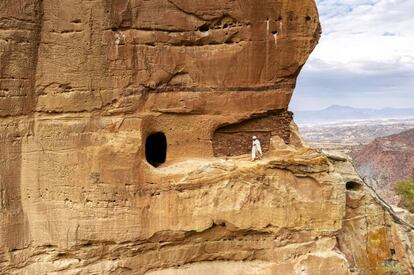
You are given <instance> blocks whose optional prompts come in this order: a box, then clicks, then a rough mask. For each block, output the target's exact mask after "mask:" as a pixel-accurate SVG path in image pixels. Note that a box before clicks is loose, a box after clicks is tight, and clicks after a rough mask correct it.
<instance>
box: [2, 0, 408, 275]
mask: <svg viewBox="0 0 414 275" xmlns="http://www.w3.org/2000/svg"><path fill="white" fill-rule="evenodd" d="M319 34H320V27H319V21H318V14H317V9H316V6H315V3H314V1H313V0H300V1H288V0H261V1H256V0H255V1H253V0H250V1H249V0H247V1H244V0H237V1H234V0H232V1H230V0H228V1H208V0H207V1H205V0H204V1H198V0H197V1H195V0H154V1H144V0H116V1H103V0H102V1H86V0H76V1H73V0H60V1H56V0H43V1H40V0H19V1H7V0H6V1H2V2H1V3H0V62H1V63H0V68H1V70H0V149H1V154H0V195H1V196H0V270H1V273H12V274H13V273H16V274H45V273H53V272H56V273H63V274H65V273H66V274H96V273H100V274H109V273H111V274H122V273H124V274H145V273H148V274H203V273H208V272H210V271H211V270H213V271H216V272H217V273H221V274H257V273H260V274H349V273H350V272H352V271H353V270H362V271H363V272H366V273H368V274H378V272H385V269H384V263H385V262H386V261H388V262H389V261H390V260H395V261H398V263H399V264H401V266H402V268H404V269H405V270H410V268H412V262H413V261H412V258H410V257H411V256H410V255H411V254H409V249H410V247H409V240H408V239H407V238H408V237H406V236H409V235H407V234H408V233H410V231H409V230H408V231H407V232H403V233H404V234H405V235H404V234H403V233H401V234H402V235H401V236H400V235H396V234H391V235H390V233H389V231H388V230H389V228H399V225H396V224H394V222H393V219H392V218H391V217H389V216H387V215H388V214H387V212H386V211H385V210H384V209H383V208H382V206H381V205H380V204H379V203H378V202H376V201H375V200H373V199H372V198H371V197H370V195H369V194H368V193H365V192H364V191H361V190H363V189H361V190H359V191H358V192H359V193H358V194H357V195H356V196H362V197H364V199H363V200H362V199H361V200H359V199H357V200H356V202H354V200H353V199H351V200H350V199H348V197H349V196H350V195H349V192H347V191H346V183H347V180H345V178H344V177H345V176H344V174H346V173H345V172H340V173H339V172H338V171H342V170H341V169H342V168H335V167H336V166H333V165H332V163H331V161H330V160H329V159H328V158H327V157H326V156H325V155H323V154H321V153H318V152H316V151H313V150H311V149H309V148H307V147H306V146H304V145H303V144H302V143H301V140H300V137H299V136H298V133H297V131H296V129H295V126H294V125H292V124H291V114H290V113H289V112H287V108H288V104H289V100H290V97H291V95H292V92H293V88H294V86H295V81H296V77H297V75H298V73H299V71H300V68H301V67H302V66H303V64H304V63H305V61H306V59H307V58H308V56H309V54H310V52H311V51H312V50H313V48H314V46H315V45H316V43H317V41H318V38H319ZM152 133H163V135H164V136H165V138H166V143H167V144H166V145H167V146H166V152H159V150H160V149H157V146H147V145H148V140H147V137H148V136H149V135H150V134H152ZM220 135H224V136H225V137H224V138H223V137H222V136H220ZM250 135H257V136H259V137H261V138H263V141H264V145H265V146H264V147H265V149H266V156H265V158H264V159H263V160H261V161H257V162H250V161H249V158H248V155H243V153H245V151H243V150H244V149H243V148H242V147H245V146H247V145H248V144H249V143H250ZM247 138H249V140H247V141H246V140H245V139H247ZM232 143H233V144H237V146H231V147H230V146H223V144H232ZM240 144H241V145H243V146H240ZM216 145H218V147H216ZM161 147H162V146H161ZM223 147H229V149H228V150H224V149H220V148H223ZM154 148H156V149H154ZM215 148H219V149H220V150H222V151H220V150H219V151H215ZM152 150H154V152H152ZM146 151H147V152H146ZM217 152H218V153H217ZM162 153H166V159H165V162H164V163H163V161H161V162H160V163H158V162H152V163H153V164H154V163H156V164H157V165H156V166H158V165H159V166H158V167H157V168H156V167H153V166H152V165H150V164H149V162H148V161H147V159H146V157H148V155H152V154H153V155H154V159H155V160H157V161H158V160H159V159H160V158H158V156H159V155H162ZM225 156H231V157H227V158H225ZM338 163H342V162H338ZM338 163H337V164H338ZM343 163H346V161H345V162H343ZM342 166H346V165H345V164H343V165H342ZM342 166H341V165H340V166H339V167H342ZM355 181H356V183H358V182H357V180H355ZM361 201H362V202H363V203H362V204H361ZM367 207H370V208H372V209H374V210H375V211H371V212H370V213H372V215H374V216H375V217H379V216H381V215H382V216H383V218H381V219H380V218H378V219H369V217H370V216H369V215H365V216H364V215H360V212H364V211H365V212H366V211H367ZM354 215H355V216H356V217H357V218H355V217H353V216H354ZM370 215H371V214H370ZM350 220H352V221H353V220H355V223H359V222H361V223H364V224H365V225H367V226H366V227H364V228H362V227H358V228H357V227H355V226H356V225H355V226H354V223H352V222H350ZM357 225H359V224H357ZM401 226H402V225H401ZM367 234H368V235H369V234H370V235H369V236H371V237H370V238H364V236H367ZM398 236H400V237H398ZM404 238H406V239H404ZM411 238H412V236H411ZM355 240H359V242H358V243H355ZM370 240H374V241H373V243H374V244H375V245H378V246H379V247H380V248H381V249H382V250H381V251H382V252H383V253H382V252H381V253H377V252H378V251H379V250H378V249H376V246H375V247H373V246H369V245H368V242H369V241H370ZM367 247H369V250H367ZM397 247H398V248H397ZM391 249H393V251H394V252H392V253H391ZM350 251H352V252H350ZM390 253H391V254H390ZM353 255H357V256H356V258H355V257H354V256H353ZM364 257H368V258H369V259H368V260H367V259H366V258H364ZM372 257H373V259H372ZM388 262H387V263H388ZM375 272H377V273H375ZM408 272H409V271H408Z"/></svg>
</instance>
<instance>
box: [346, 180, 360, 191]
mask: <svg viewBox="0 0 414 275" xmlns="http://www.w3.org/2000/svg"><path fill="white" fill-rule="evenodd" d="M361 188H362V185H361V184H359V183H357V182H354V181H349V182H347V183H346V190H352V191H359V190H361Z"/></svg>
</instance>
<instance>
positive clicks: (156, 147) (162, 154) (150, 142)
mask: <svg viewBox="0 0 414 275" xmlns="http://www.w3.org/2000/svg"><path fill="white" fill-rule="evenodd" d="M145 157H146V159H147V161H148V163H149V164H151V165H152V166H154V167H158V166H160V165H161V164H163V163H164V162H165V160H166V158H167V138H166V136H165V134H164V133H162V132H157V133H154V134H151V135H149V136H148V137H147V140H146V141H145Z"/></svg>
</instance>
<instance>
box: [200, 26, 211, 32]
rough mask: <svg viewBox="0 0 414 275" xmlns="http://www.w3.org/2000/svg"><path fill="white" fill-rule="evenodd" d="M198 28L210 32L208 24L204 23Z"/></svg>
mask: <svg viewBox="0 0 414 275" xmlns="http://www.w3.org/2000/svg"><path fill="white" fill-rule="evenodd" d="M198 30H199V31H201V32H208V30H209V27H208V25H202V26H200V28H198Z"/></svg>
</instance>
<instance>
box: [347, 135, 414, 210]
mask: <svg viewBox="0 0 414 275" xmlns="http://www.w3.org/2000/svg"><path fill="white" fill-rule="evenodd" d="M353 159H354V163H355V166H356V167H357V170H358V172H359V174H360V175H361V176H362V177H365V178H366V179H367V180H368V181H370V182H371V184H372V185H373V186H374V187H375V189H376V190H377V191H378V193H379V194H380V195H381V197H383V198H384V199H385V200H386V201H388V202H389V203H391V204H394V205H397V204H398V202H399V200H400V199H399V196H398V195H397V194H396V193H395V191H394V187H395V184H396V183H397V182H398V181H400V180H404V179H407V178H409V177H410V176H411V172H412V170H413V169H414V129H411V130H408V131H405V132H402V133H399V134H395V135H391V136H387V137H382V138H377V139H375V140H374V141H373V142H371V143H369V144H367V145H365V146H363V147H362V148H361V149H360V150H358V151H357V152H354V153H353Z"/></svg>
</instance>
